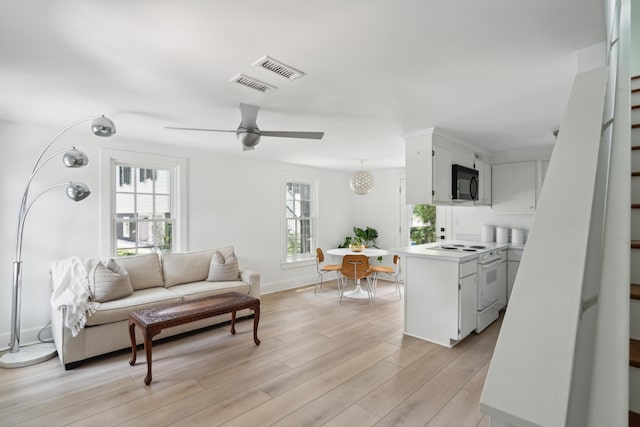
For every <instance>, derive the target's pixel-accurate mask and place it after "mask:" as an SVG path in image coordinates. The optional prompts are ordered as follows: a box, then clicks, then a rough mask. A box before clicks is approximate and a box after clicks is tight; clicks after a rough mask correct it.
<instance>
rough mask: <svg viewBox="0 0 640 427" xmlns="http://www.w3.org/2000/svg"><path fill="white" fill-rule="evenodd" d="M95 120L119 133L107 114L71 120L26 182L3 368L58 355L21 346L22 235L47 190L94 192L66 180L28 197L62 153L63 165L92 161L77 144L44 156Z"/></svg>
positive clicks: (49, 346) (76, 195) (103, 131)
mask: <svg viewBox="0 0 640 427" xmlns="http://www.w3.org/2000/svg"><path fill="white" fill-rule="evenodd" d="M89 120H91V121H92V123H91V130H92V131H93V133H94V134H95V135H98V136H111V135H113V134H114V133H115V132H116V127H115V125H114V124H113V122H112V121H111V120H109V119H108V118H106V117H105V116H92V117H87V118H85V119H82V120H78V121H77V122H75V123H71V124H70V125H69V126H67V127H66V128H64V129H62V130H61V131H60V132H59V133H58V134H57V135H56V136H54V137H53V139H51V141H49V143H48V144H47V145H46V146H45V147H44V149H43V150H42V151H41V152H40V155H39V156H38V158H37V160H36V162H35V164H34V165H33V169H32V170H31V174H30V175H29V179H28V180H27V185H26V186H25V188H24V192H23V193H22V200H21V201H20V207H19V209H18V226H17V229H16V246H15V258H14V261H13V294H12V300H11V342H10V343H9V346H10V350H9V352H8V353H5V354H4V355H2V357H0V366H2V367H3V368H19V367H22V366H29V365H34V364H36V363H40V362H42V361H45V360H47V359H50V358H51V357H53V356H54V355H55V354H56V349H55V346H54V344H53V343H39V344H32V345H28V346H24V347H20V305H21V294H22V237H23V231H24V224H25V220H26V219H27V214H28V213H29V210H30V209H31V206H33V204H34V203H35V201H36V200H38V199H39V198H40V196H42V195H43V194H44V193H46V192H47V191H49V190H52V189H54V188H58V187H66V192H67V196H68V197H69V198H70V199H71V200H74V201H80V200H83V199H85V198H87V197H88V196H89V194H91V191H90V190H89V187H87V186H86V185H85V184H83V183H81V182H63V183H60V184H54V185H52V186H50V187H48V188H45V189H44V190H42V191H41V192H40V193H39V194H38V195H37V196H36V197H34V198H33V199H32V200H29V187H30V186H31V182H32V181H33V178H34V177H35V176H36V174H37V173H38V171H39V170H40V168H41V167H42V166H43V165H44V164H45V163H47V162H48V161H49V160H51V159H53V158H54V157H56V156H57V155H59V154H62V153H64V154H63V156H62V161H63V164H64V165H65V166H66V167H68V168H78V167H83V166H86V165H87V164H88V163H89V158H88V157H87V155H86V154H84V153H83V152H82V151H80V150H77V149H76V148H75V147H71V148H65V149H62V150H59V151H56V152H55V153H52V154H50V155H48V156H47V157H45V155H46V154H47V150H49V148H50V147H51V145H53V143H54V142H56V140H57V139H58V138H59V137H60V136H61V135H62V134H64V133H65V132H67V131H68V130H69V129H71V128H73V127H75V126H77V125H79V124H80V123H84V122H88V121H89Z"/></svg>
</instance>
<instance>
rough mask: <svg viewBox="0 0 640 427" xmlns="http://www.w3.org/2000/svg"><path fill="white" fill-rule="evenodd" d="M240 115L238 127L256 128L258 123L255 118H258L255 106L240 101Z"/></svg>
mask: <svg viewBox="0 0 640 427" xmlns="http://www.w3.org/2000/svg"><path fill="white" fill-rule="evenodd" d="M240 115H241V116H242V122H241V123H240V127H243V128H247V129H257V128H258V125H257V124H256V120H257V118H258V107H257V106H255V105H249V104H243V103H240Z"/></svg>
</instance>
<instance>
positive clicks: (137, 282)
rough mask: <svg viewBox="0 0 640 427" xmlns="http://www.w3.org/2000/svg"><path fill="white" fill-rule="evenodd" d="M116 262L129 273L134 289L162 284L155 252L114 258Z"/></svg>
mask: <svg viewBox="0 0 640 427" xmlns="http://www.w3.org/2000/svg"><path fill="white" fill-rule="evenodd" d="M116 262H117V263H118V264H120V266H122V268H124V269H125V270H127V273H129V280H131V286H132V287H133V290H134V291H138V290H141V289H147V288H153V287H155V286H163V285H164V282H163V281H162V267H161V266H160V258H159V257H158V255H157V254H147V255H136V256H129V257H119V258H116Z"/></svg>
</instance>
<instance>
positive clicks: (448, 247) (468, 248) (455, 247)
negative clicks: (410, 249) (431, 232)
mask: <svg viewBox="0 0 640 427" xmlns="http://www.w3.org/2000/svg"><path fill="white" fill-rule="evenodd" d="M429 249H435V250H439V251H449V252H456V251H458V252H481V251H484V250H487V249H488V248H487V247H486V246H483V245H466V244H462V243H448V244H443V245H440V246H436V247H433V248H429Z"/></svg>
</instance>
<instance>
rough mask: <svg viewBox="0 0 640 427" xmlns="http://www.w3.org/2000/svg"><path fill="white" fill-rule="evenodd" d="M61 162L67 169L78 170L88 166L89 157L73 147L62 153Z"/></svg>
mask: <svg viewBox="0 0 640 427" xmlns="http://www.w3.org/2000/svg"><path fill="white" fill-rule="evenodd" d="M62 162H63V163H64V165H65V166H66V167H68V168H79V167H82V166H86V165H88V164H89V157H87V155H86V154H84V153H83V152H82V151H80V150H77V149H76V148H75V147H73V149H71V150H69V151H67V152H66V153H64V156H62Z"/></svg>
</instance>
